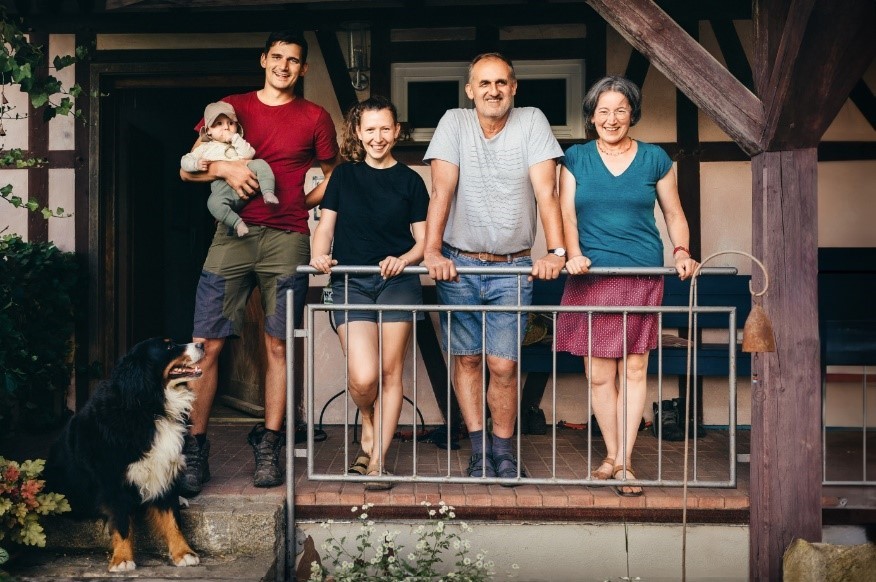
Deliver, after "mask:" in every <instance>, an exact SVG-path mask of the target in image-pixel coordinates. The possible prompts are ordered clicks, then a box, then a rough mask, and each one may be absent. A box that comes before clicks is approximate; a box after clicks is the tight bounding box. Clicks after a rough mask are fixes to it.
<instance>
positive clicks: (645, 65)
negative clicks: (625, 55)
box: [624, 49, 651, 87]
mask: <svg viewBox="0 0 876 582" xmlns="http://www.w3.org/2000/svg"><path fill="white" fill-rule="evenodd" d="M650 66H651V62H650V61H649V60H648V59H647V58H645V55H643V54H642V53H640V52H639V51H637V50H635V49H633V52H632V53H630V60H629V61H627V69H626V71H624V77H626V78H627V79H629V80H630V81H632V82H633V83H635V84H636V85H638V86H639V87H642V86H644V85H645V77H647V76H648V69H649V68H650Z"/></svg>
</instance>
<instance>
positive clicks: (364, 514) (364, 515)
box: [359, 513, 368, 519]
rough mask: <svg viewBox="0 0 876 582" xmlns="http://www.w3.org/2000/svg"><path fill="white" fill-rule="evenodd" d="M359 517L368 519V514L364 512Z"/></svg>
mask: <svg viewBox="0 0 876 582" xmlns="http://www.w3.org/2000/svg"><path fill="white" fill-rule="evenodd" d="M359 519H368V514H367V513H363V514H362V515H360V516H359Z"/></svg>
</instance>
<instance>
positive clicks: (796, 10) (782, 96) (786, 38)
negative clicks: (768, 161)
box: [760, 0, 815, 143]
mask: <svg viewBox="0 0 876 582" xmlns="http://www.w3.org/2000/svg"><path fill="white" fill-rule="evenodd" d="M814 7H815V0H791V5H790V7H789V8H788V16H787V18H786V20H785V26H784V28H783V29H782V36H781V39H780V40H779V45H778V49H777V52H776V58H775V60H774V61H773V62H772V66H771V67H770V74H769V81H768V82H767V84H766V85H765V86H764V87H763V88H762V90H761V92H760V98H761V102H762V103H763V106H764V128H763V137H762V138H761V141H762V142H763V143H769V142H770V141H772V139H773V136H774V135H775V133H776V126H777V125H778V123H779V116H780V114H781V112H782V110H783V106H784V103H785V101H786V100H787V96H788V91H789V90H790V88H791V75H790V74H789V73H790V71H792V70H793V69H794V63H795V62H796V61H797V58H798V56H799V54H800V48H801V45H802V44H803V39H804V38H805V36H806V29H807V27H808V26H809V18H810V16H811V15H812V10H813V8H814Z"/></svg>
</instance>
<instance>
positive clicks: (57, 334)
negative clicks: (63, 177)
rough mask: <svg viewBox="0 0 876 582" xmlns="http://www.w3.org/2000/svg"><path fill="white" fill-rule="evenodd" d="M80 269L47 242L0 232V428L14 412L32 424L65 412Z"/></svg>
mask: <svg viewBox="0 0 876 582" xmlns="http://www.w3.org/2000/svg"><path fill="white" fill-rule="evenodd" d="M78 273H79V269H78V266H77V263H76V258H75V255H74V254H73V253H65V252H62V251H61V250H60V249H58V247H56V246H55V245H53V244H51V243H39V242H26V241H23V240H22V239H21V237H18V236H6V237H2V238H0V433H2V432H3V431H4V430H10V427H11V426H12V425H13V424H14V423H13V420H14V416H13V415H14V414H16V412H17V413H18V414H19V415H20V416H21V421H23V422H24V423H26V425H27V426H29V427H31V428H36V429H39V428H45V427H49V426H52V425H53V424H56V423H57V422H58V421H59V420H61V418H62V417H63V415H64V413H65V411H64V408H65V407H64V406H63V402H64V395H65V394H66V390H67V387H68V386H69V384H70V374H71V372H72V357H71V356H72V351H73V342H72V337H73V331H74V327H75V312H74V297H75V294H76V289H77V285H78V282H79V277H78Z"/></svg>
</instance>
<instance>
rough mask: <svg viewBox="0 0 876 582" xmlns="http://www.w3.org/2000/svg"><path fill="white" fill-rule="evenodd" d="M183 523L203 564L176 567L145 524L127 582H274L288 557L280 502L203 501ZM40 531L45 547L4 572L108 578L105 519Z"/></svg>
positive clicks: (51, 522) (50, 525)
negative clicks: (131, 581) (135, 581)
mask: <svg viewBox="0 0 876 582" xmlns="http://www.w3.org/2000/svg"><path fill="white" fill-rule="evenodd" d="M181 518H182V523H181V527H182V530H183V534H184V535H185V537H186V539H187V540H188V542H189V545H191V546H192V549H194V550H195V551H196V552H197V553H198V555H199V557H200V559H201V564H200V565H198V566H193V567H188V568H177V567H175V566H173V565H172V564H171V563H170V560H169V559H168V557H167V548H166V547H165V545H164V543H163V542H162V541H160V540H159V539H156V537H155V536H153V535H152V532H151V531H149V528H148V526H147V525H146V524H145V523H144V524H137V525H136V526H135V527H136V529H135V542H134V544H135V550H134V552H135V553H134V560H135V562H136V563H137V570H135V571H134V572H132V573H129V574H126V575H123V577H125V578H141V579H149V580H163V579H168V580H169V579H174V580H176V579H202V580H225V579H229V580H231V579H233V580H262V579H265V580H267V579H273V577H274V567H275V562H276V557H277V556H283V553H284V544H285V530H286V525H285V523H286V519H285V510H284V502H283V498H282V497H279V496H261V497H250V496H245V495H237V496H235V495H214V496H211V495H200V496H198V497H196V498H194V499H192V500H190V503H189V507H187V508H183V509H182V511H181ZM43 524H44V527H45V531H46V540H47V544H46V547H45V548H38V549H34V550H30V551H27V552H25V553H24V554H23V555H22V556H20V559H19V560H16V562H15V563H13V564H12V565H11V567H7V570H8V571H9V572H10V573H11V574H13V575H15V576H18V577H20V578H21V579H39V580H53V579H69V578H71V577H72V578H78V577H84V578H100V577H102V576H104V577H105V576H110V575H109V574H108V573H107V569H106V568H107V563H108V560H109V548H110V537H109V534H108V533H107V531H106V530H105V526H104V523H103V521H102V520H88V521H76V520H72V519H68V518H64V517H54V518H45V519H44V520H43ZM147 532H148V533H147ZM118 576H119V574H115V575H112V577H114V578H117V577H118ZM0 578H2V576H0Z"/></svg>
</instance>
